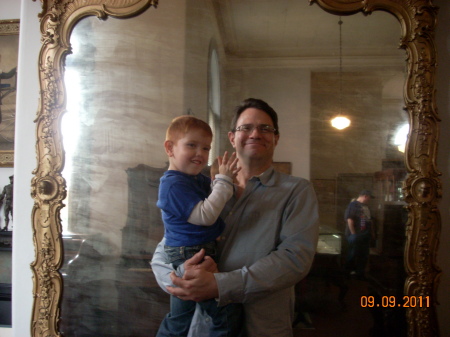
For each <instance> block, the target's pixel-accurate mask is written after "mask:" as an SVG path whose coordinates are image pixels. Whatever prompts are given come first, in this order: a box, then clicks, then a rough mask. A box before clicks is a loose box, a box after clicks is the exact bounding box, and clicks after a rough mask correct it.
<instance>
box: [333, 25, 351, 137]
mask: <svg viewBox="0 0 450 337" xmlns="http://www.w3.org/2000/svg"><path fill="white" fill-rule="evenodd" d="M338 23H339V114H338V115H337V116H336V117H334V118H333V119H332V120H331V125H332V126H333V127H334V128H336V129H338V130H343V129H345V128H347V127H348V126H350V123H351V122H350V119H348V118H347V117H345V116H342V23H343V22H342V19H341V17H339V22H338Z"/></svg>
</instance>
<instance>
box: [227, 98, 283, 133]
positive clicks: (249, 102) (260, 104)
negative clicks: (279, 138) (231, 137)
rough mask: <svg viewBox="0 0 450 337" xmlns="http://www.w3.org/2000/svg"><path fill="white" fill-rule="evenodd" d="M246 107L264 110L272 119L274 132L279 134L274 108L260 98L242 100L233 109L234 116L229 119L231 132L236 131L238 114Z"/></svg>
mask: <svg viewBox="0 0 450 337" xmlns="http://www.w3.org/2000/svg"><path fill="white" fill-rule="evenodd" d="M248 108H255V109H259V110H262V111H264V112H265V113H266V114H268V115H269V117H270V118H271V119H272V123H273V127H274V128H275V134H276V135H278V134H280V132H279V130H278V115H277V113H276V112H275V110H274V109H273V108H272V107H271V106H270V105H269V104H267V103H266V102H264V101H263V100H262V99H258V98H247V99H245V100H243V101H242V102H241V103H240V104H239V105H238V106H237V107H236V108H235V109H234V116H233V119H232V120H231V132H235V131H236V123H237V121H238V119H239V116H240V115H241V114H242V113H243V112H244V111H245V110H247V109H248Z"/></svg>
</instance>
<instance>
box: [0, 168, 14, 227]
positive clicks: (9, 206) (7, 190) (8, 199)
mask: <svg viewBox="0 0 450 337" xmlns="http://www.w3.org/2000/svg"><path fill="white" fill-rule="evenodd" d="M9 182H10V184H8V185H6V186H5V187H3V191H2V194H0V206H1V205H2V204H3V203H4V204H5V206H4V214H5V227H3V229H2V230H1V231H2V232H6V231H8V226H9V214H11V217H12V216H13V192H14V176H10V177H9Z"/></svg>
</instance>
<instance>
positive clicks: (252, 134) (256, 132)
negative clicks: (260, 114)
mask: <svg viewBox="0 0 450 337" xmlns="http://www.w3.org/2000/svg"><path fill="white" fill-rule="evenodd" d="M249 136H250V137H252V138H253V137H256V136H258V137H259V136H261V131H260V130H259V128H258V127H256V126H255V127H254V128H253V130H252V131H250V134H249Z"/></svg>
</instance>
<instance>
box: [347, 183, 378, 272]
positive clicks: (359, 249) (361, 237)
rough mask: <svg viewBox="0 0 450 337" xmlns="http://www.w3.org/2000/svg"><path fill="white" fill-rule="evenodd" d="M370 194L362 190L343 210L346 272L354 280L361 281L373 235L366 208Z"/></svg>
mask: <svg viewBox="0 0 450 337" xmlns="http://www.w3.org/2000/svg"><path fill="white" fill-rule="evenodd" d="M370 198H373V195H372V192H371V191H368V190H363V191H361V192H360V193H359V196H358V198H357V199H356V200H353V201H352V202H350V204H349V205H348V207H347V209H346V210H345V215H344V217H345V222H346V224H347V226H346V228H345V235H346V237H347V242H348V252H347V261H346V270H347V272H348V273H350V274H351V275H355V277H356V278H360V279H363V278H364V274H365V269H366V265H367V261H368V259H369V250H370V239H371V237H372V236H374V235H373V230H374V229H373V226H372V219H371V216H370V210H369V207H368V206H367V204H368V202H369V201H370Z"/></svg>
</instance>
